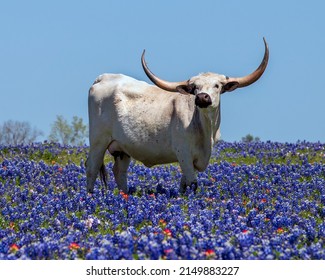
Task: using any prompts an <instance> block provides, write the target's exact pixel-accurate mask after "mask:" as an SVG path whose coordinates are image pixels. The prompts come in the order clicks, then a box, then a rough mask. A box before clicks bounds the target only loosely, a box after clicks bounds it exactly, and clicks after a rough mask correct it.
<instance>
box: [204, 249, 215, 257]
mask: <svg viewBox="0 0 325 280" xmlns="http://www.w3.org/2000/svg"><path fill="white" fill-rule="evenodd" d="M215 254H216V253H215V252H214V250H212V249H208V250H206V251H205V252H204V255H205V256H206V257H213V256H215Z"/></svg>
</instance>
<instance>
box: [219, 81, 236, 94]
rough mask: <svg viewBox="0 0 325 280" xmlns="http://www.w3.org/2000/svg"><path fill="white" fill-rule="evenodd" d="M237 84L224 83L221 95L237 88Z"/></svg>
mask: <svg viewBox="0 0 325 280" xmlns="http://www.w3.org/2000/svg"><path fill="white" fill-rule="evenodd" d="M238 86H239V83H238V82H229V83H226V84H225V85H224V86H223V88H222V93H224V92H226V91H233V90H235V89H236V88H238Z"/></svg>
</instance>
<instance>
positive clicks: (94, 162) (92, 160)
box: [86, 143, 107, 193]
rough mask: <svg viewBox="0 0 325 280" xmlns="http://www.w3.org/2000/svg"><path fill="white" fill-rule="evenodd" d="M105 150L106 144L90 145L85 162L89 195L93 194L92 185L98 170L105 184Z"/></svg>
mask: <svg viewBox="0 0 325 280" xmlns="http://www.w3.org/2000/svg"><path fill="white" fill-rule="evenodd" d="M106 148H107V144H106V143H96V145H90V149H89V155H88V158H87V161H86V170H87V191H88V192H89V193H93V192H94V185H95V181H96V178H97V175H98V172H99V170H101V176H102V179H103V180H104V183H106V172H105V167H104V166H103V165H104V163H103V160H104V155H105V151H106Z"/></svg>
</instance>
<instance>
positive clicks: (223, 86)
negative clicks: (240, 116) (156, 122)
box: [141, 38, 269, 108]
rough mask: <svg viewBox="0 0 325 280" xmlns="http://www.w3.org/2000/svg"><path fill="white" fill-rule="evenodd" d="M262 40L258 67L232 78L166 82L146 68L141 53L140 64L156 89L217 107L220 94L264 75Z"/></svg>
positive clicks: (207, 76) (205, 75)
mask: <svg viewBox="0 0 325 280" xmlns="http://www.w3.org/2000/svg"><path fill="white" fill-rule="evenodd" d="M263 40H264V45H265V52H264V57H263V60H262V62H261V64H260V66H259V67H258V68H257V69H256V70H255V71H254V72H253V73H251V74H249V75H247V76H245V77H240V78H233V77H227V76H224V75H219V74H215V73H203V74H199V75H198V76H195V77H192V78H191V79H189V80H186V81H183V82H168V81H164V80H162V79H160V78H158V77H157V76H155V75H154V74H153V73H152V72H151V71H150V70H149V68H148V66H147V64H146V61H145V58H144V54H145V51H143V54H142V57H141V62H142V67H143V69H144V71H145V73H146V74H147V76H148V78H149V79H150V80H151V81H152V82H153V83H154V84H155V85H156V86H158V87H160V88H162V89H164V90H167V91H172V92H179V93H182V94H193V95H195V104H196V105H197V106H199V107H200V108H207V107H209V106H210V105H211V106H212V107H217V106H218V105H219V100H220V94H222V93H224V92H228V91H233V90H235V89H237V88H241V87H246V86H249V85H251V84H252V83H254V82H256V81H257V80H258V79H259V78H260V77H261V76H262V75H263V73H264V70H265V69H266V66H267V63H268V60H269V48H268V45H267V43H266V41H265V39H264V38H263Z"/></svg>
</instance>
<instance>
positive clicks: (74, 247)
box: [69, 242, 80, 250]
mask: <svg viewBox="0 0 325 280" xmlns="http://www.w3.org/2000/svg"><path fill="white" fill-rule="evenodd" d="M79 248H80V246H79V245H78V244H77V243H75V242H72V243H71V244H70V245H69V249H70V250H78V249H79Z"/></svg>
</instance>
